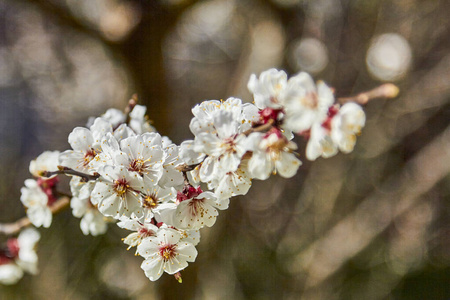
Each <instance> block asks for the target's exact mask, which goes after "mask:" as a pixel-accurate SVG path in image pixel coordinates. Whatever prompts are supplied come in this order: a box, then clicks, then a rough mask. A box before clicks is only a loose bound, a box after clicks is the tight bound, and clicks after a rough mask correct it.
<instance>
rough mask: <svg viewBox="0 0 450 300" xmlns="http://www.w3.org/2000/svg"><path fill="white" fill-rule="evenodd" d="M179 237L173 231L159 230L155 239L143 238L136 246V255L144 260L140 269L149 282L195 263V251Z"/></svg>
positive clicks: (168, 229)
mask: <svg viewBox="0 0 450 300" xmlns="http://www.w3.org/2000/svg"><path fill="white" fill-rule="evenodd" d="M181 237H182V236H181V234H180V233H179V232H177V231H176V230H174V229H171V228H160V229H159V230H158V233H157V236H156V237H150V238H145V239H144V240H143V241H142V242H141V244H140V245H139V246H138V253H139V254H140V255H141V256H143V257H144V258H145V260H144V261H143V262H142V264H141V268H142V269H143V270H144V272H145V275H146V276H147V277H148V278H149V279H150V280H151V281H155V280H158V279H159V278H160V277H161V275H162V274H163V273H164V272H166V273H168V274H175V273H177V272H178V271H181V270H182V269H184V268H186V267H187V266H188V262H193V261H195V258H196V257H197V250H196V249H195V247H194V245H192V244H191V243H189V242H187V241H186V240H182V239H181Z"/></svg>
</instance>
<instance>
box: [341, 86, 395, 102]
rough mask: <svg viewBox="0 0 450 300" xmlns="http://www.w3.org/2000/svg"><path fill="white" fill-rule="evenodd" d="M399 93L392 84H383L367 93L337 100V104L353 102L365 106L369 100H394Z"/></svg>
mask: <svg viewBox="0 0 450 300" xmlns="http://www.w3.org/2000/svg"><path fill="white" fill-rule="evenodd" d="M398 93H399V89H398V87H397V86H396V85H394V84H392V83H385V84H382V85H380V86H379V87H376V88H374V89H373V90H370V91H368V92H363V93H361V94H358V95H356V96H353V97H342V98H338V102H339V103H341V104H344V103H347V102H355V103H358V104H361V105H364V104H366V103H367V102H369V101H370V100H373V99H376V98H395V97H397V95H398Z"/></svg>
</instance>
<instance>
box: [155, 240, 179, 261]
mask: <svg viewBox="0 0 450 300" xmlns="http://www.w3.org/2000/svg"><path fill="white" fill-rule="evenodd" d="M176 249H177V245H173V244H166V245H164V246H162V247H160V248H159V255H160V256H161V257H162V259H163V260H164V261H169V260H171V259H172V258H174V257H175V256H177V252H176Z"/></svg>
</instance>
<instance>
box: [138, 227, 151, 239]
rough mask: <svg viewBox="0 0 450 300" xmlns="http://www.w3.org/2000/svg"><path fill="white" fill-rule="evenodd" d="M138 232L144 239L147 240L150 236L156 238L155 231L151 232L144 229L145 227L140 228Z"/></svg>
mask: <svg viewBox="0 0 450 300" xmlns="http://www.w3.org/2000/svg"><path fill="white" fill-rule="evenodd" d="M138 232H139V235H140V236H141V237H142V238H146V237H149V236H155V232H154V231H153V230H149V229H147V228H144V227H141V228H139V231H138Z"/></svg>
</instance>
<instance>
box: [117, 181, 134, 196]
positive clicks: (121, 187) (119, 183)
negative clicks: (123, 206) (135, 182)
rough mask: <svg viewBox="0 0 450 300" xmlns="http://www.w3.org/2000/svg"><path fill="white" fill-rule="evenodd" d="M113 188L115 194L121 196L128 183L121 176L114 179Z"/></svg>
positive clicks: (128, 186)
mask: <svg viewBox="0 0 450 300" xmlns="http://www.w3.org/2000/svg"><path fill="white" fill-rule="evenodd" d="M113 188H114V191H115V192H116V194H117V195H119V196H123V194H125V193H126V192H127V190H128V189H129V188H130V185H129V184H128V181H126V180H125V179H124V178H122V179H118V180H116V181H114V185H113Z"/></svg>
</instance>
